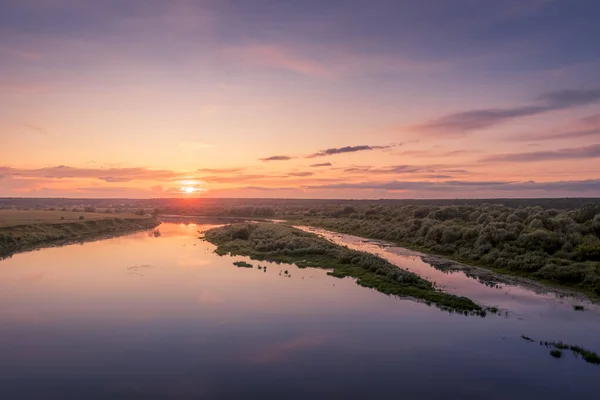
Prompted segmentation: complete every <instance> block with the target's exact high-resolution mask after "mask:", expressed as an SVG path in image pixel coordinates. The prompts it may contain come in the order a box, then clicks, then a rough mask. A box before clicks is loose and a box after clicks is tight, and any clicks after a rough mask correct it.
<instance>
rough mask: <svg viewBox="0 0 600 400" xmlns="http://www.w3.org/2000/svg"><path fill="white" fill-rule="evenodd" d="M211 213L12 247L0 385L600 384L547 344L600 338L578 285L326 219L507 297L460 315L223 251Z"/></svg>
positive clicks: (513, 393) (116, 393)
mask: <svg viewBox="0 0 600 400" xmlns="http://www.w3.org/2000/svg"><path fill="white" fill-rule="evenodd" d="M197 222H198V223H163V224H162V225H161V226H160V227H159V228H158V229H159V230H160V233H161V235H160V236H155V235H152V234H151V233H149V232H141V233H136V234H132V235H128V236H122V237H118V238H113V239H106V240H102V241H97V242H90V243H85V244H81V245H78V244H75V245H68V246H64V247H56V248H47V249H42V250H39V251H34V252H28V253H21V254H16V255H14V256H13V257H12V258H10V259H6V260H3V261H0V372H1V373H0V398H2V399H52V398H62V399H69V398H75V399H79V398H85V399H95V398H99V399H104V398H107V399H114V398H123V399H134V398H144V399H145V398H175V399H179V398H182V399H187V398H194V399H195V398H240V397H246V398H260V397H263V398H286V399H288V398H298V399H300V398H302V399H304V398H309V397H312V398H327V399H334V398H339V399H350V398H392V397H394V398H411V399H412V398H427V399H436V398H444V399H452V398H458V399H481V398H486V399H506V398H511V399H521V398H523V399H525V398H527V399H530V398H545V399H564V398H569V399H576V398H591V397H592V396H595V395H596V394H597V393H598V390H599V389H600V379H599V378H600V366H599V365H593V364H588V363H586V362H584V361H583V360H581V359H579V358H576V357H575V356H573V355H572V354H571V353H570V352H568V351H567V352H564V354H563V357H562V358H560V359H557V358H553V357H551V356H550V355H549V349H548V348H546V347H544V346H541V345H540V344H539V343H538V341H540V340H543V341H545V340H556V341H558V340H562V341H564V342H567V343H571V344H576V345H579V346H582V347H585V348H589V349H590V350H594V351H596V352H600V311H599V309H598V307H597V306H594V305H591V304H585V308H586V310H585V311H575V310H574V309H573V305H574V304H581V302H580V301H579V300H576V299H568V298H560V297H557V296H554V295H551V294H538V293H535V292H533V291H531V290H530V289H528V288H524V287H518V286H511V285H501V286H500V287H498V288H496V287H489V286H486V285H483V284H481V283H479V282H478V281H476V280H474V279H471V278H468V277H466V276H465V275H464V274H462V273H453V274H445V273H442V272H440V271H438V270H436V269H434V268H432V267H431V266H429V265H427V264H426V263H424V262H422V261H421V259H420V257H418V255H416V254H415V253H413V252H410V251H407V250H403V249H398V248H394V247H385V246H381V245H380V244H377V243H373V242H369V241H365V240H364V239H360V238H356V237H352V236H347V235H339V234H335V233H331V232H323V231H320V232H318V233H321V234H322V235H324V236H326V237H327V238H328V239H330V240H332V241H334V242H337V243H340V244H344V245H348V246H349V247H353V248H357V249H360V250H363V251H369V252H373V253H375V254H378V255H380V256H383V257H385V258H387V259H389V260H390V261H392V262H393V263H395V264H396V265H399V266H400V267H403V268H407V269H410V270H411V271H413V272H416V273H419V274H421V275H423V276H424V277H426V278H427V279H430V280H432V281H436V283H437V284H438V286H440V287H442V288H443V289H444V290H447V291H449V292H452V293H456V294H460V295H465V296H467V297H470V298H472V299H473V300H474V301H476V302H478V303H481V304H484V305H486V306H495V307H498V308H499V309H500V312H499V314H498V315H495V314H491V313H490V314H488V315H487V317H485V318H481V317H473V316H464V315H458V314H450V313H448V312H444V311H441V310H438V309H436V308H435V307H429V306H427V305H425V304H421V303H418V302H414V301H412V300H407V299H399V298H394V297H391V296H386V295H383V294H381V293H378V292H376V291H374V290H371V289H367V288H363V287H360V286H358V285H356V283H355V282H354V281H353V280H352V279H337V278H333V277H331V276H328V275H327V273H326V271H324V270H319V269H312V268H306V269H300V268H297V267H295V266H292V265H277V264H273V263H267V262H260V263H257V262H255V261H252V260H249V259H247V258H245V257H229V256H224V257H219V256H217V255H216V254H214V253H213V251H214V246H213V245H211V244H209V243H207V242H206V241H203V240H200V239H198V232H199V231H204V230H206V229H209V228H210V227H211V226H213V225H209V224H203V223H201V221H200V220H198V221H197ZM234 261H247V262H250V263H252V264H253V265H254V268H239V267H236V266H234V265H233V262H234ZM258 265H260V266H261V267H262V266H266V267H267V268H266V270H265V269H263V268H261V269H258V268H257V267H258ZM286 271H287V273H285V272H286ZM522 335H525V336H527V337H531V338H533V339H534V340H535V342H529V341H527V340H524V339H523V338H522V337H521V336H522Z"/></svg>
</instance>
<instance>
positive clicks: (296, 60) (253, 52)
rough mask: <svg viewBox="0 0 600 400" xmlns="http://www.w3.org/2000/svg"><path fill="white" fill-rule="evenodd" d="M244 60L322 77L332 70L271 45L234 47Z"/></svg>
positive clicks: (304, 56) (294, 52)
mask: <svg viewBox="0 0 600 400" xmlns="http://www.w3.org/2000/svg"><path fill="white" fill-rule="evenodd" d="M235 52H236V53H238V54H240V55H242V57H243V58H244V59H245V60H246V61H250V62H251V63H254V64H256V65H261V66H265V67H270V68H275V69H281V70H286V71H290V72H294V73H296V74H300V75H305V76H309V77H317V78H324V77H329V76H331V74H332V72H331V71H330V70H329V69H328V68H327V67H326V66H325V65H324V64H322V63H320V62H318V61H316V60H314V59H312V58H311V57H308V56H306V55H303V54H301V53H299V52H297V51H292V50H290V49H289V48H282V47H279V46H271V45H250V46H247V47H244V48H240V49H236V50H235Z"/></svg>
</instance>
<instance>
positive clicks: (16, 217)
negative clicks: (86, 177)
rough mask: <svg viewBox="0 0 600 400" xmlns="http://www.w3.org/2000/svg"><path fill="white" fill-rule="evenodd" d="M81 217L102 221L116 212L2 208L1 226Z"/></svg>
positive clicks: (128, 216)
mask: <svg viewBox="0 0 600 400" xmlns="http://www.w3.org/2000/svg"><path fill="white" fill-rule="evenodd" d="M80 217H83V218H82V219H84V220H86V221H100V220H109V219H114V218H115V217H116V216H115V215H114V214H103V213H90V212H72V211H44V210H0V228H7V227H13V226H25V225H34V224H64V223H66V222H79V221H80ZM118 218H121V219H127V220H135V219H147V218H148V217H146V216H141V215H134V214H118Z"/></svg>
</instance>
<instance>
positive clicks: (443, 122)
mask: <svg viewBox="0 0 600 400" xmlns="http://www.w3.org/2000/svg"><path fill="white" fill-rule="evenodd" d="M536 100H537V102H536V104H531V105H523V106H517V107H510V108H491V109H478V110H471V111H463V112H459V113H456V114H450V115H446V116H444V117H440V118H437V119H434V120H432V121H429V122H426V123H424V124H421V125H416V126H413V127H411V128H410V129H412V130H413V131H416V132H422V133H432V134H464V133H467V132H470V131H474V130H480V129H485V128H489V127H492V126H494V125H498V124H501V123H504V122H507V121H510V120H513V119H517V118H522V117H529V116H534V115H539V114H542V113H547V112H550V111H556V110H562V109H567V108H572V107H578V106H584V105H588V104H593V103H596V102H599V101H600V89H588V90H585V89H581V90H576V89H571V90H562V91H556V92H550V93H545V94H542V95H540V96H538V97H537V99H536Z"/></svg>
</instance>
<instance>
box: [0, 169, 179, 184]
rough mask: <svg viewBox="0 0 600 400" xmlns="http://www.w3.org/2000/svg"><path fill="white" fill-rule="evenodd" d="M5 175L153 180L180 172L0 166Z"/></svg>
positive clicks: (126, 180)
mask: <svg viewBox="0 0 600 400" xmlns="http://www.w3.org/2000/svg"><path fill="white" fill-rule="evenodd" d="M0 171H2V172H3V173H4V174H5V175H9V176H11V177H18V178H42V179H66V178H76V179H77V178H91V179H99V180H103V181H105V182H129V181H153V180H163V179H174V178H179V177H181V174H180V173H178V172H175V171H170V170H154V169H148V168H141V167H139V168H76V167H69V166H66V165H59V166H56V167H45V168H37V169H22V168H11V167H0Z"/></svg>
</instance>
